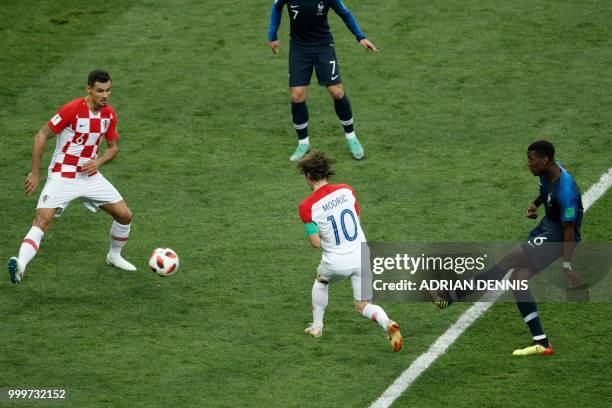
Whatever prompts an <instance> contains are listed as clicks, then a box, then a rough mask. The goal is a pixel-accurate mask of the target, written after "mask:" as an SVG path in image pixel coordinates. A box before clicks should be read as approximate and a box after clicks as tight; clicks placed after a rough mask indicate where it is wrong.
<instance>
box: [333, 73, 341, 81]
mask: <svg viewBox="0 0 612 408" xmlns="http://www.w3.org/2000/svg"><path fill="white" fill-rule="evenodd" d="M339 76H340V74H338V75H334V76H332V81H333V80H335V79H336V78H338V77H339Z"/></svg>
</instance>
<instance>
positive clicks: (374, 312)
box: [361, 303, 389, 330]
mask: <svg viewBox="0 0 612 408" xmlns="http://www.w3.org/2000/svg"><path fill="white" fill-rule="evenodd" d="M361 314H362V315H364V316H365V317H367V318H368V319H371V320H373V321H375V322H376V323H378V325H379V326H380V327H382V328H383V329H384V330H388V329H389V316H387V314H386V313H385V311H384V310H383V308H382V307H380V306H378V305H373V304H371V303H370V304H368V305H366V307H364V308H363V311H362V312H361Z"/></svg>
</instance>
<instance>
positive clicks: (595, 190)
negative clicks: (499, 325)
mask: <svg viewBox="0 0 612 408" xmlns="http://www.w3.org/2000/svg"><path fill="white" fill-rule="evenodd" d="M610 186H612V167H610V168H609V169H608V171H607V172H606V173H604V174H603V175H602V176H601V177H600V178H599V181H598V182H597V183H595V184H593V185H592V186H591V187H590V188H589V189H588V190H587V191H586V192H585V193H584V194H583V195H582V204H583V206H584V211H585V212H586V211H587V210H588V209H589V208H590V207H591V206H592V205H593V204H594V203H595V202H596V201H597V200H598V199H600V198H601V197H602V196H603V195H604V194H605V192H606V191H607V190H608V189H609V188H610ZM502 293H503V292H502V291H496V292H491V293H487V294H486V295H485V296H488V297H489V298H488V299H486V301H483V302H476V303H474V304H473V305H472V306H471V307H470V308H469V309H468V310H466V311H465V312H464V313H463V314H462V315H461V316H460V317H459V319H458V320H457V321H456V322H455V323H453V324H452V325H451V326H450V327H449V328H448V329H447V330H446V331H445V332H444V334H442V335H441V336H440V337H438V339H437V340H436V341H435V342H434V343H433V344H432V345H431V347H429V350H427V351H426V352H425V353H423V354H421V355H420V356H419V357H418V358H417V359H416V360H414V361H413V362H412V364H410V367H408V368H407V369H406V370H404V372H403V373H402V374H401V375H400V376H399V377H397V379H396V380H395V381H394V382H393V384H391V385H390V386H389V388H387V389H386V390H385V392H383V394H382V395H381V396H380V397H379V398H378V399H377V400H376V401H374V402H373V403H372V405H370V408H387V407H390V406H391V404H393V402H394V401H395V400H396V399H397V398H398V397H400V396H401V395H402V394H403V393H404V391H406V389H407V388H408V387H410V385H411V384H412V383H413V382H414V380H416V379H417V378H419V376H420V375H421V374H423V372H425V370H427V368H428V367H429V366H430V365H431V364H432V363H433V362H434V361H436V360H437V359H438V357H440V356H441V355H442V354H444V353H445V352H446V350H448V348H449V347H450V346H451V345H452V344H453V343H454V342H455V340H457V338H459V336H461V334H462V333H463V332H464V331H466V330H467V329H468V328H469V327H470V326H471V325H472V324H473V323H474V322H475V321H476V319H478V318H479V317H480V316H482V315H483V314H484V313H485V312H486V311H487V310H488V309H489V307H491V305H492V304H493V303H494V302H495V300H497V298H499V297H500V296H501V294H502ZM483 300H484V299H483Z"/></svg>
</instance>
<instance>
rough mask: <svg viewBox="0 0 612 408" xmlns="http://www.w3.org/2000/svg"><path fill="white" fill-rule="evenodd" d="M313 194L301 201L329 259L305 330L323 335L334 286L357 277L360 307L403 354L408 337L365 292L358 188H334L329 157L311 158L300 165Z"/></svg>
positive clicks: (311, 233)
mask: <svg viewBox="0 0 612 408" xmlns="http://www.w3.org/2000/svg"><path fill="white" fill-rule="evenodd" d="M298 168H299V169H300V172H301V173H302V174H304V177H305V178H306V182H307V183H308V186H309V187H310V189H311V190H312V194H311V195H310V196H309V197H308V198H306V199H305V200H304V201H302V202H301V203H300V206H299V213H300V218H301V219H302V222H303V223H304V227H305V229H306V234H307V235H308V238H309V240H310V244H311V245H312V246H313V247H314V248H321V249H322V250H323V255H322V259H321V263H320V264H319V267H318V268H317V277H316V279H315V282H314V284H313V285H312V316H313V323H311V324H310V325H309V326H308V327H307V328H306V329H305V330H304V331H305V332H306V333H307V334H310V335H311V336H313V337H321V336H322V334H323V315H324V314H325V308H326V307H327V299H328V285H329V284H330V283H334V282H337V281H340V280H342V279H345V278H350V279H351V285H352V287H353V296H354V298H355V307H356V309H357V311H358V312H359V313H361V314H362V315H363V316H365V317H366V318H368V319H372V320H373V321H375V322H376V323H378V325H379V326H380V327H382V328H383V330H385V331H386V332H387V334H388V336H389V338H390V340H391V348H392V349H393V351H400V350H401V348H402V346H403V344H404V339H403V337H402V335H401V333H400V331H399V326H398V325H397V323H396V322H394V321H393V320H390V319H389V317H388V316H387V314H386V313H385V311H384V310H383V308H382V307H380V306H378V305H374V304H372V303H371V302H370V301H369V299H370V297H369V296H368V295H367V294H365V293H362V288H361V246H362V243H365V242H366V239H365V236H364V234H363V230H362V229H361V224H360V223H359V216H360V209H359V204H358V202H357V198H356V196H355V190H353V188H352V187H351V186H349V185H347V184H329V183H328V179H329V177H331V176H332V175H333V174H334V173H333V172H332V170H331V166H330V160H329V159H328V158H327V156H326V155H325V154H324V153H321V152H315V153H310V154H308V155H306V156H305V157H304V158H302V159H301V160H300V161H299V163H298Z"/></svg>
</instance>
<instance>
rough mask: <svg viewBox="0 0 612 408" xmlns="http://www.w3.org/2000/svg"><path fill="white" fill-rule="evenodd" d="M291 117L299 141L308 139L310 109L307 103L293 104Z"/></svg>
mask: <svg viewBox="0 0 612 408" xmlns="http://www.w3.org/2000/svg"><path fill="white" fill-rule="evenodd" d="M291 115H292V116H293V127H294V128H295V131H296V132H297V135H298V139H306V138H307V137H308V107H307V106H306V101H304V102H297V103H296V102H291Z"/></svg>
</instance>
